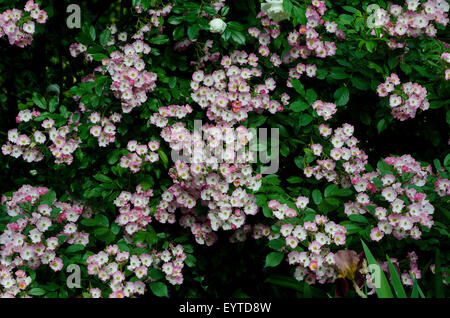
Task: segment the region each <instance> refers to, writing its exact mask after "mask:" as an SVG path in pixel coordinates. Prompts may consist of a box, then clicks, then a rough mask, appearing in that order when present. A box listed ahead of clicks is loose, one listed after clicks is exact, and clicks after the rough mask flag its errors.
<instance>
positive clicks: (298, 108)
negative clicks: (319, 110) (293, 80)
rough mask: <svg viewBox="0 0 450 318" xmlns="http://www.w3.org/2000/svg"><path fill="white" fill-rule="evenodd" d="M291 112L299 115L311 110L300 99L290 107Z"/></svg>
mask: <svg viewBox="0 0 450 318" xmlns="http://www.w3.org/2000/svg"><path fill="white" fill-rule="evenodd" d="M289 108H290V110H292V111H293V112H296V113H299V112H302V111H304V110H305V109H308V108H309V105H308V104H307V103H305V102H304V101H302V100H300V99H298V100H296V101H295V102H293V103H292V104H291V105H290V107H289Z"/></svg>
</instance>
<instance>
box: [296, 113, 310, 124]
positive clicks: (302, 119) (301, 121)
mask: <svg viewBox="0 0 450 318" xmlns="http://www.w3.org/2000/svg"><path fill="white" fill-rule="evenodd" d="M312 120H313V118H312V116H311V115H309V114H303V115H301V116H300V119H299V123H298V124H299V125H300V126H308V125H309V124H310V123H311V122H312Z"/></svg>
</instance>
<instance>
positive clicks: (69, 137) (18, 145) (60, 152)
mask: <svg viewBox="0 0 450 318" xmlns="http://www.w3.org/2000/svg"><path fill="white" fill-rule="evenodd" d="M39 115H40V113H39V112H38V111H33V112H31V111H30V110H23V111H20V112H19V115H18V117H17V118H16V121H17V122H28V121H30V120H31V119H32V118H33V117H38V116H39ZM72 118H73V115H72V116H71V117H70V118H69V119H68V122H67V124H66V125H64V126H62V127H59V128H56V127H54V125H55V121H54V120H53V119H45V120H44V121H43V122H42V124H41V126H42V128H44V129H45V131H44V132H45V133H47V134H48V139H49V140H50V141H51V142H52V144H51V145H49V146H48V149H49V150H50V152H51V153H52V155H53V156H54V157H55V163H56V164H63V163H65V164H68V165H70V164H71V163H72V161H73V155H72V154H73V152H74V151H75V150H77V149H78V147H79V144H80V142H81V140H80V138H79V137H78V136H77V135H75V134H74V133H73V132H71V128H70V125H72V126H73V131H77V130H78V128H77V126H78V124H79V120H78V122H75V123H73V122H72ZM44 132H42V131H40V130H35V131H34V132H33V134H31V135H30V136H28V135H26V134H21V133H20V132H19V131H18V129H16V128H14V129H10V130H9V131H8V142H7V143H6V144H4V145H3V146H2V153H3V154H4V155H5V156H6V155H10V156H12V157H14V158H19V157H20V156H22V158H23V159H24V160H25V161H27V162H38V161H41V160H42V159H43V158H44V155H43V153H42V151H43V149H44V148H45V147H44V144H45V143H46V141H47V136H46V135H45V134H44Z"/></svg>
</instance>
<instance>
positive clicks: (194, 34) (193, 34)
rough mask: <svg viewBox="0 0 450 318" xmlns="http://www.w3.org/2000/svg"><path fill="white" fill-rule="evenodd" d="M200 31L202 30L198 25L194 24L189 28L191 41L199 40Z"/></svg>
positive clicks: (188, 32)
mask: <svg viewBox="0 0 450 318" xmlns="http://www.w3.org/2000/svg"><path fill="white" fill-rule="evenodd" d="M199 31H200V29H199V27H198V25H197V24H193V25H191V26H189V28H188V30H187V34H188V38H189V40H194V39H196V38H198V34H199Z"/></svg>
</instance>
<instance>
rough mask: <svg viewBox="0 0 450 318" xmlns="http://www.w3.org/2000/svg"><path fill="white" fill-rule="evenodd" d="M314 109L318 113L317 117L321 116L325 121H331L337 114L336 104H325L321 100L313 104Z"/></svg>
mask: <svg viewBox="0 0 450 318" xmlns="http://www.w3.org/2000/svg"><path fill="white" fill-rule="evenodd" d="M312 108H313V109H314V110H315V111H316V112H317V115H319V116H321V117H322V118H323V119H324V120H329V119H331V117H332V116H333V115H334V114H335V113H336V104H333V103H324V102H322V101H321V100H316V101H315V102H314V103H313V104H312Z"/></svg>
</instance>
